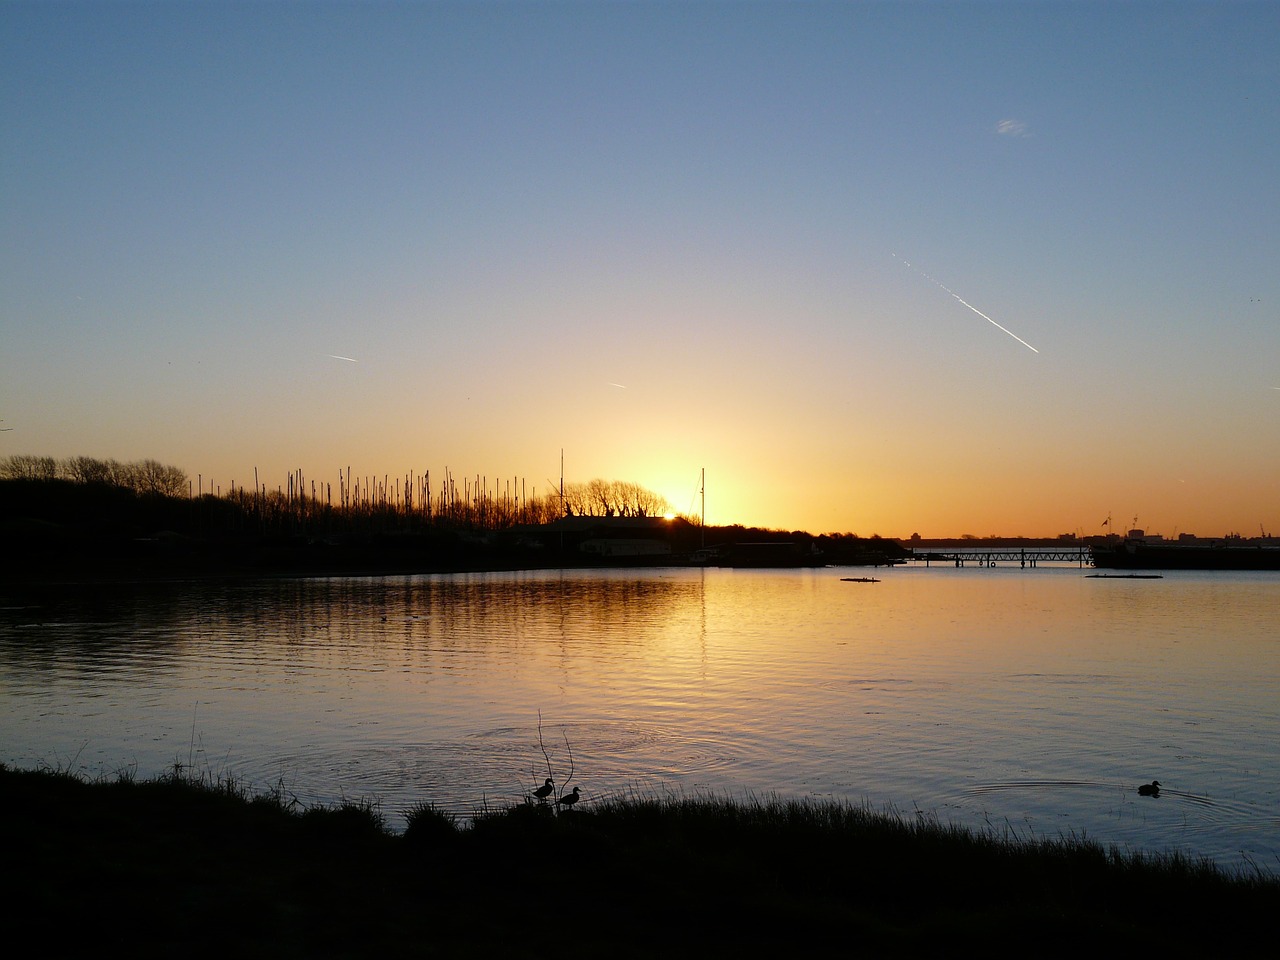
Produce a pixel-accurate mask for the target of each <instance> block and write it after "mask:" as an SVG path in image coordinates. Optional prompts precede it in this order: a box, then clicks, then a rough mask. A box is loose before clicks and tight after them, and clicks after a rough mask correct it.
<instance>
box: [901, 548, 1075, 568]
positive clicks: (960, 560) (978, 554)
mask: <svg viewBox="0 0 1280 960" xmlns="http://www.w3.org/2000/svg"><path fill="white" fill-rule="evenodd" d="M911 562H912V563H920V562H923V563H924V565H925V566H926V567H927V566H929V565H930V564H932V563H950V564H952V565H954V566H956V567H964V566H966V565H968V564H972V565H974V566H979V567H994V566H996V565H998V564H1001V563H1016V564H1018V565H1019V566H1020V567H1022V568H1023V569H1025V568H1027V567H1032V568H1034V567H1035V566H1036V565H1037V564H1039V563H1042V562H1043V563H1074V564H1077V565H1078V566H1081V567H1088V566H1092V565H1093V560H1092V558H1091V557H1090V554H1089V548H1088V547H1080V546H1073V547H1004V548H1000V547H990V548H987V547H975V548H972V549H959V550H926V551H924V552H917V551H914V550H913V551H912V553H911Z"/></svg>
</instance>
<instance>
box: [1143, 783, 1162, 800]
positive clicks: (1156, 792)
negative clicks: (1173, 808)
mask: <svg viewBox="0 0 1280 960" xmlns="http://www.w3.org/2000/svg"><path fill="white" fill-rule="evenodd" d="M1138 796H1140V797H1158V796H1160V781H1159V780H1152V781H1151V782H1150V783H1144V784H1143V785H1142V786H1140V787H1138Z"/></svg>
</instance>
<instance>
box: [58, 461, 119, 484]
mask: <svg viewBox="0 0 1280 960" xmlns="http://www.w3.org/2000/svg"><path fill="white" fill-rule="evenodd" d="M61 472H62V475H63V476H65V477H66V478H67V479H68V480H74V481H76V482H77V483H107V482H109V481H110V480H111V464H110V463H108V462H107V461H106V460H97V459H95V458H94V457H70V458H68V459H66V460H63V461H62V464H61Z"/></svg>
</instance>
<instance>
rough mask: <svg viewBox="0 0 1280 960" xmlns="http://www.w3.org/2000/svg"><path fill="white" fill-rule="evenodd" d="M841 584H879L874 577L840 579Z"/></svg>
mask: <svg viewBox="0 0 1280 960" xmlns="http://www.w3.org/2000/svg"><path fill="white" fill-rule="evenodd" d="M840 582H841V583H879V582H880V581H879V580H877V579H876V578H875V577H841V578H840Z"/></svg>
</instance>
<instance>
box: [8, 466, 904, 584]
mask: <svg viewBox="0 0 1280 960" xmlns="http://www.w3.org/2000/svg"><path fill="white" fill-rule="evenodd" d="M303 507H306V508H307V509H303ZM481 519H483V518H481ZM481 519H477V518H476V517H473V516H471V515H470V514H468V515H465V516H462V517H458V516H453V515H450V514H439V515H437V514H430V515H428V514H423V513H420V512H416V511H408V510H406V509H405V508H404V507H403V505H400V506H399V507H394V506H393V505H390V504H387V505H375V506H374V507H370V508H368V509H356V508H354V507H353V508H340V507H331V506H327V505H318V504H315V503H314V502H312V501H296V500H295V501H286V502H278V501H276V500H273V499H271V498H269V497H254V496H244V495H241V496H238V497H235V498H217V497H212V496H208V495H206V496H204V497H199V498H196V499H191V498H188V497H179V496H170V495H164V494H159V493H138V492H137V491H134V490H130V489H126V488H122V487H119V486H116V485H112V484H105V483H73V482H70V481H65V480H43V481H40V480H0V543H3V545H4V550H2V551H0V580H3V581H4V582H13V583H27V584H39V583H47V584H64V583H92V582H98V583H102V582H108V583H109V582H128V581H146V580H195V579H217V578H252V577H279V576H302V577H320V576H377V575H406V574H419V573H460V572H469V571H498V570H536V569H562V568H600V567H606V568H607V567H646V566H659V565H670V564H676V565H681V564H684V565H688V564H700V565H704V564H708V563H733V564H735V565H779V566H797V565H805V566H809V565H823V564H837V565H883V564H888V563H891V562H895V561H899V560H901V559H902V558H904V557H906V556H907V555H908V551H906V550H904V549H903V548H902V547H901V545H899V544H898V543H896V542H894V541H892V540H884V539H882V538H880V537H858V536H854V535H852V534H822V535H816V536H815V535H813V534H810V533H806V532H803V531H781V530H762V529H759V528H754V527H743V526H740V525H730V526H719V527H706V528H705V529H704V528H702V527H700V526H696V525H694V524H693V523H691V522H690V521H688V520H686V519H683V518H679V517H675V518H665V517H635V516H629V517H621V516H583V515H576V516H571V517H559V518H555V519H552V520H551V521H549V522H540V523H521V522H515V521H514V520H512V521H511V522H503V523H499V522H498V521H497V520H494V519H493V518H490V520H489V521H488V522H481ZM753 561H754V562H753ZM761 561H765V562H764V563H763V564H762V563H761Z"/></svg>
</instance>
